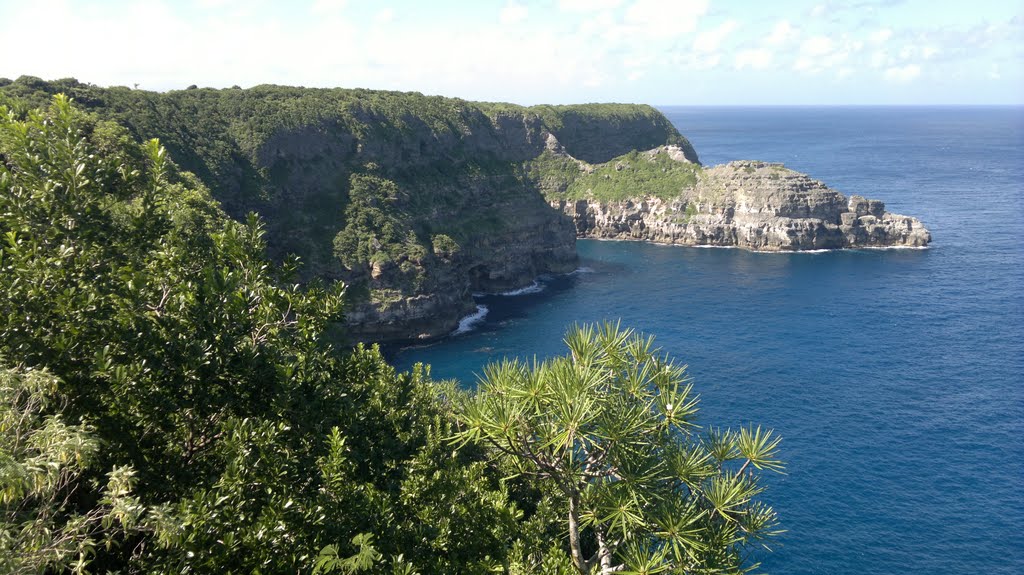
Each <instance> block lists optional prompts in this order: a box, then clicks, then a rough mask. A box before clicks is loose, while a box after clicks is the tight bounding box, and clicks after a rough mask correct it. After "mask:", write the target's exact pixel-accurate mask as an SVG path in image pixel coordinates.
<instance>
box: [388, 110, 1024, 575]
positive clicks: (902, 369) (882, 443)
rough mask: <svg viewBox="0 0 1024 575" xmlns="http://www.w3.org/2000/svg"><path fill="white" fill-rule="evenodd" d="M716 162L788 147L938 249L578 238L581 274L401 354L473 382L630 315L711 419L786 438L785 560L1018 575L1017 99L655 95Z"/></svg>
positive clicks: (796, 165) (767, 566)
mask: <svg viewBox="0 0 1024 575" xmlns="http://www.w3.org/2000/svg"><path fill="white" fill-rule="evenodd" d="M664 112H665V113H666V115H668V117H669V118H670V119H671V120H672V121H673V122H674V123H675V124H676V125H677V126H678V127H679V129H680V131H681V132H683V133H684V134H685V135H687V136H688V137H689V138H690V139H691V141H692V142H693V144H694V146H695V147H696V149H697V151H698V153H699V154H700V156H701V160H702V162H703V163H705V164H707V165H710V164H716V163H721V162H725V161H729V160H734V159H760V160H767V161H777V162H784V163H785V164H786V165H787V166H789V167H791V168H793V169H796V170H800V171H803V172H807V173H809V174H811V175H812V176H814V177H815V178H818V179H820V180H822V181H824V182H826V183H827V184H829V185H830V186H832V187H834V188H837V189H838V190H840V191H842V192H843V193H845V194H847V195H851V194H861V195H864V196H867V197H869V198H876V199H882V200H884V201H885V202H886V204H887V206H888V208H889V209H890V211H893V212H897V213H903V214H909V215H914V216H917V217H919V218H920V219H921V220H922V221H923V222H924V223H925V225H926V226H928V228H929V229H930V230H931V231H932V234H933V237H934V243H933V246H932V247H931V248H930V249H927V250H865V251H846V252H828V253H813V254H760V253H749V252H744V251H740V250H726V249H698V248H681V247H671V246H657V245H646V244H641V243H627V242H597V241H580V242H579V244H578V248H579V252H580V255H581V257H582V259H583V263H582V265H583V266H584V269H583V270H581V271H580V272H579V273H576V274H573V275H571V276H564V277H558V278H550V279H547V280H546V281H543V282H542V283H541V286H542V287H544V288H546V289H544V290H543V291H540V292H538V293H527V294H523V295H519V296H516V297H504V296H486V297H482V298H481V300H480V303H481V304H483V305H485V306H487V308H488V314H487V316H486V317H485V318H484V321H483V322H481V323H480V324H478V325H477V326H476V329H475V330H472V331H470V332H468V333H465V334H462V335H459V336H455V337H451V338H448V339H446V340H444V341H442V342H441V343H438V344H435V345H432V346H428V347H420V348H409V349H405V350H400V351H398V352H397V353H396V355H395V356H394V359H395V361H396V363H397V364H398V365H399V366H400V367H408V366H410V365H412V363H414V362H426V363H430V364H432V366H433V367H432V373H433V375H434V377H435V378H448V377H455V378H459V379H461V380H462V381H463V382H464V383H466V384H467V385H472V384H473V382H474V381H475V375H474V374H475V373H478V372H479V371H480V368H481V366H482V365H484V364H485V363H486V362H488V361H490V360H494V359H498V358H500V357H502V356H519V357H525V358H529V357H533V356H539V357H543V356H549V355H553V354H560V353H563V351H564V347H563V344H562V343H561V336H562V334H563V333H564V331H565V329H566V328H567V327H568V326H570V325H571V324H572V323H574V322H591V321H597V320H603V319H612V320H619V319H621V321H622V322H623V324H625V325H627V326H632V327H634V328H637V329H639V330H642V331H644V332H647V333H650V334H654V335H656V336H657V341H658V343H659V344H660V345H661V347H663V348H664V350H666V351H667V352H669V353H671V354H672V355H673V356H675V357H676V358H677V359H679V360H680V361H684V362H686V363H688V364H689V365H690V370H689V371H690V373H691V375H692V376H693V377H694V378H695V382H696V383H695V385H696V389H697V390H698V391H699V392H700V394H701V397H702V407H703V409H702V415H701V419H702V422H703V423H705V424H714V425H740V424H744V423H746V422H755V423H760V424H763V425H767V426H770V427H773V428H775V429H776V430H777V431H778V432H779V433H781V435H782V436H783V437H784V443H783V451H782V457H783V458H784V459H785V460H786V462H787V474H786V475H782V476H775V477H773V478H772V479H771V481H770V490H769V491H768V493H767V494H766V498H767V500H769V501H770V502H771V503H772V504H773V505H774V506H775V508H776V509H777V511H778V512H779V514H780V516H781V519H782V522H783V527H784V528H785V529H786V530H787V532H786V533H785V534H784V535H783V536H782V537H780V538H779V540H778V545H775V546H774V552H773V553H771V554H768V555H767V556H765V557H764V562H763V570H764V571H767V572H769V573H777V574H792V575H798V574H855V573H856V574H895V573H926V574H954V573H955V574H960V573H989V574H1007V575H1009V574H1018V573H1024V295H1022V294H1024V249H1022V236H1024V224H1022V222H1024V109H1022V108H873V107H865V108H813V107H811V108H681V107H680V108H677V107H668V108H664Z"/></svg>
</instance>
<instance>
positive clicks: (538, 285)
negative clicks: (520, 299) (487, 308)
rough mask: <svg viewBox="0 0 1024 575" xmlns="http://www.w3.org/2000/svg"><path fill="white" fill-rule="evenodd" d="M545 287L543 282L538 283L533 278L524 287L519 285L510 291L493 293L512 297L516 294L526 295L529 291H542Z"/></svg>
mask: <svg viewBox="0 0 1024 575" xmlns="http://www.w3.org/2000/svg"><path fill="white" fill-rule="evenodd" d="M545 287H547V286H545V285H544V284H542V283H540V282H539V281H537V280H533V283H532V284H530V285H528V286H526V287H521V288H519V289H514V290H511V291H503V292H501V293H498V294H495V295H501V296H508V297H514V296H517V295H526V294H530V293H540V292H542V291H544V288H545Z"/></svg>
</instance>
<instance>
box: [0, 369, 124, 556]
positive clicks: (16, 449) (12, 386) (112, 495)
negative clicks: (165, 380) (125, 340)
mask: <svg viewBox="0 0 1024 575" xmlns="http://www.w3.org/2000/svg"><path fill="white" fill-rule="evenodd" d="M56 390H57V379H56V378H55V377H53V375H51V374H49V373H46V372H42V371H25V370H16V369H9V368H0V397H2V398H3V402H0V572H2V573H24V574H29V573H42V572H48V573H49V572H62V571H70V572H73V573H80V572H83V571H84V569H85V567H86V566H87V565H88V562H89V559H90V558H91V556H92V555H93V553H94V552H95V550H96V548H97V547H100V546H102V545H107V544H110V543H112V542H113V541H114V538H115V537H116V536H119V535H121V534H122V533H124V532H125V530H129V531H130V530H133V529H135V528H136V527H137V524H138V523H139V519H140V518H141V517H142V514H143V512H144V509H143V507H142V505H140V504H139V501H138V499H137V498H135V497H133V496H132V495H131V490H132V486H133V485H134V483H135V477H134V475H135V474H134V472H133V471H132V470H131V469H130V468H127V467H115V468H113V469H112V470H111V471H110V472H109V473H108V474H107V483H106V486H105V487H104V488H103V489H102V490H100V492H99V501H98V504H97V505H96V506H94V507H93V508H91V509H88V510H86V511H78V510H76V509H75V508H74V506H73V505H71V504H70V503H69V499H70V498H71V497H72V495H73V494H74V492H75V491H76V490H77V489H78V488H79V487H80V485H79V484H80V483H81V482H82V480H83V479H82V476H83V471H84V470H85V469H87V468H88V467H89V466H90V465H92V464H93V463H94V460H95V458H96V454H97V452H98V451H99V448H100V445H99V441H98V440H97V439H96V437H95V436H94V435H93V433H92V429H91V428H90V427H89V426H87V425H83V424H78V425H69V424H68V423H67V422H65V421H64V420H63V418H62V417H61V416H60V415H59V414H52V413H50V414H48V413H47V412H52V411H53V410H54V407H55V405H54V404H59V403H60V402H61V401H63V398H62V397H61V395H60V394H59V393H57V391H56ZM83 489H84V487H83Z"/></svg>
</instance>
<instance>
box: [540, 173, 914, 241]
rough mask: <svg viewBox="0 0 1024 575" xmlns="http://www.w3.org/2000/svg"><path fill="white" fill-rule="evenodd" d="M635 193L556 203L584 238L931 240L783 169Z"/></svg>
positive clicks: (700, 176)
mask: <svg viewBox="0 0 1024 575" xmlns="http://www.w3.org/2000/svg"><path fill="white" fill-rule="evenodd" d="M641 161H643V160H641ZM634 193H635V195H634V196H633V197H629V198H624V199H612V200H609V199H604V200H601V199H596V198H586V197H583V198H578V199H565V198H557V197H553V196H549V197H551V203H552V206H554V207H556V208H558V209H559V210H560V211H562V212H563V213H565V214H566V215H568V216H570V217H572V218H573V222H574V223H575V225H576V230H577V234H578V235H579V236H580V237H591V238H605V239H632V240H645V241H651V242H658V243H668V244H680V245H689V246H732V247H739V248H745V249H750V250H758V251H796V250H819V249H843V248H861V247H923V246H926V245H927V244H928V242H929V241H931V236H930V234H929V232H928V230H927V229H925V227H924V226H923V225H922V224H921V222H920V221H918V220H917V219H916V218H912V217H909V216H901V215H898V214H893V213H890V212H887V211H885V204H883V203H882V202H881V201H878V200H867V199H865V198H863V197H861V196H852V197H850V198H847V197H846V196H844V195H843V194H841V193H839V192H837V191H836V190H833V189H831V188H829V187H827V186H826V185H825V184H823V183H822V182H819V181H817V180H814V179H812V178H810V177H808V176H807V175H805V174H801V173H799V172H795V171H793V170H790V169H787V168H785V167H784V166H783V165H782V164H768V163H764V162H755V161H737V162H730V163H728V164H725V165H721V166H715V167H713V168H707V169H700V170H697V172H696V178H695V181H694V182H693V183H692V185H689V186H685V187H682V188H681V189H678V190H677V191H676V192H675V193H674V194H662V196H661V197H657V196H652V195H650V194H645V191H644V190H643V189H642V188H640V189H636V190H635V191H634ZM584 195H585V194H584Z"/></svg>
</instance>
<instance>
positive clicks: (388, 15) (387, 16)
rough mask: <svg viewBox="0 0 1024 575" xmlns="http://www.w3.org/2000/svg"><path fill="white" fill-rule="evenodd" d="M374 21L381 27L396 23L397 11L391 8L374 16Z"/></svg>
mask: <svg viewBox="0 0 1024 575" xmlns="http://www.w3.org/2000/svg"><path fill="white" fill-rule="evenodd" d="M373 21H374V22H376V23H377V24H381V25H383V24H390V23H392V22H394V21H395V11H394V10H393V9H391V8H385V9H383V10H381V11H380V12H377V13H376V14H375V15H374V16H373Z"/></svg>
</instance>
